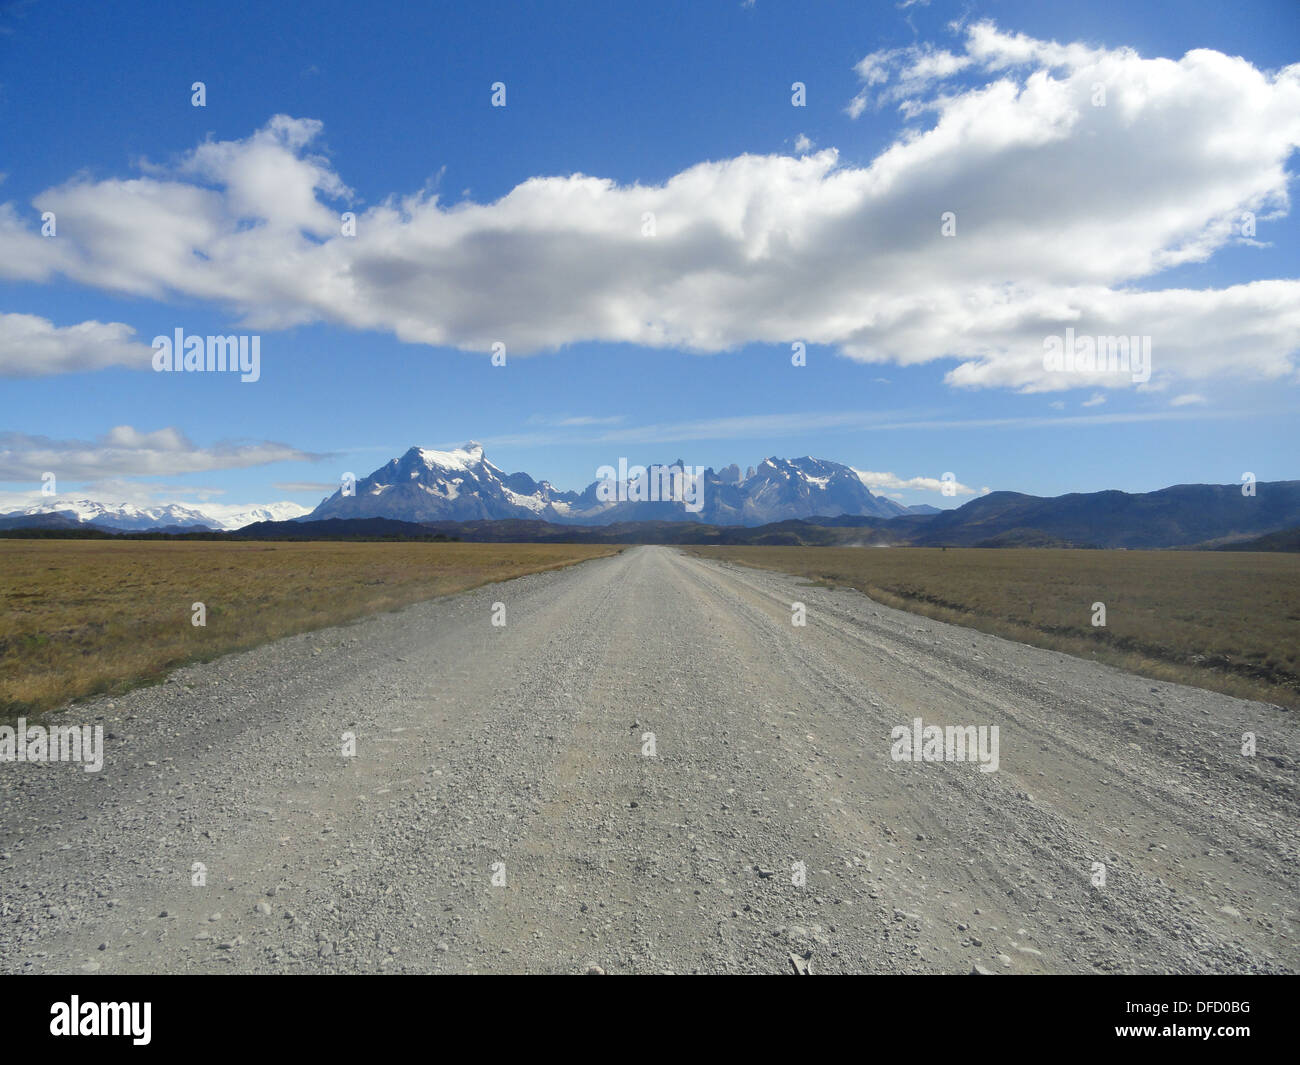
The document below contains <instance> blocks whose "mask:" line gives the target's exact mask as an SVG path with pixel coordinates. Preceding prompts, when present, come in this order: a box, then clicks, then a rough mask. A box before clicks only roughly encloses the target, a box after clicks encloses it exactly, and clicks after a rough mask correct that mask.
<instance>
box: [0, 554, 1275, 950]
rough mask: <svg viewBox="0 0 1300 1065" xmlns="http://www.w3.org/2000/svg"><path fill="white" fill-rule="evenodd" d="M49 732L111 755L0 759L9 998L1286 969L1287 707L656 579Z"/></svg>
mask: <svg viewBox="0 0 1300 1065" xmlns="http://www.w3.org/2000/svg"><path fill="white" fill-rule="evenodd" d="M795 601H799V602H802V603H805V604H806V606H807V625H806V626H805V627H796V626H794V625H792V624H791V604H792V603H793V602H795ZM494 602H505V603H506V604H507V617H508V624H507V625H506V626H505V627H504V628H499V627H494V626H492V624H491V618H492V604H493V603H494ZM917 717H920V718H922V719H923V720H924V722H925V723H926V724H936V725H976V726H978V725H997V726H999V729H1000V766H999V769H998V771H997V772H991V773H982V772H979V771H978V768H977V766H975V765H973V764H971V763H952V762H910V761H906V762H903V761H894V760H893V759H892V758H891V755H890V752H891V737H890V730H891V729H892V728H894V727H895V726H898V725H906V726H909V727H910V724H911V722H912V720H913V719H914V718H917ZM58 719H59V720H60V721H61V722H63V723H69V724H71V723H77V724H81V723H88V724H103V725H104V726H105V733H106V736H107V735H108V734H111V738H106V743H105V746H106V750H105V763H104V768H103V770H102V771H101V772H99V773H97V774H93V773H85V772H83V771H82V770H81V768H80V767H79V766H76V765H67V764H62V765H60V764H52V765H42V764H13V763H11V764H5V765H2V766H0V971H4V972H59V973H80V972H85V973H89V972H99V973H125V972H165V973H189V972H259V973H276V972H384V973H410V972H560V973H574V974H584V973H590V974H594V975H601V974H606V973H608V974H619V973H628V972H679V973H688V972H754V973H759V972H762V973H790V974H796V973H797V974H811V975H824V974H828V973H835V972H891V973H912V972H915V973H934V972H939V973H954V974H980V975H984V974H989V975H996V974H1001V973H1039V972H1150V973H1209V972H1232V973H1238V972H1269V973H1272V972H1296V971H1297V970H1298V969H1300V950H1297V947H1296V942H1295V933H1296V921H1297V894H1298V893H1297V891H1296V881H1295V869H1296V858H1297V854H1296V850H1297V839H1298V838H1300V833H1297V826H1298V824H1300V810H1298V806H1300V801H1298V798H1297V788H1296V779H1295V768H1296V765H1297V762H1298V761H1300V743H1298V742H1297V726H1296V723H1295V721H1294V715H1289V714H1287V713H1285V712H1284V711H1282V710H1280V709H1279V708H1277V707H1274V706H1269V705H1266V704H1262V703H1254V702H1245V701H1241V700H1237V699H1232V698H1229V697H1227V696H1223V695H1218V694H1215V693H1211V692H1205V691H1200V690H1198V689H1193V688H1186V687H1181V686H1177V685H1173V684H1165V683H1156V682H1153V681H1150V680H1148V679H1145V678H1140V677H1134V676H1130V675H1128V674H1124V673H1121V672H1119V671H1117V670H1114V669H1111V668H1109V667H1106V666H1100V665H1097V664H1095V663H1090V662H1085V661H1082V660H1079V659H1075V658H1071V657H1069V656H1066V655H1063V654H1059V653H1057V652H1053V651H1047V650H1041V649H1036V648H1030V647H1026V646H1023V645H1020V644H1016V643H1011V642H1008V641H1005V640H1002V639H999V638H997V637H993V636H986V635H983V634H981V633H976V632H972V631H970V630H968V629H963V628H959V627H956V626H951V625H945V624H942V623H940V622H935V621H930V620H928V619H925V618H921V617H918V616H916V615H913V614H907V613H904V612H900V611H896V610H892V609H889V608H886V607H883V606H880V605H878V604H876V603H874V602H872V601H871V600H870V599H868V598H866V597H865V596H863V595H861V594H859V593H857V592H853V591H851V590H847V589H825V588H819V587H814V586H812V585H809V584H807V583H805V582H804V581H802V580H800V579H798V578H794V577H785V576H782V575H779V574H771V573H765V572H760V571H757V570H750V569H744V568H740V567H736V566H731V565H726V564H722V563H717V562H713V561H709V560H702V559H697V558H692V557H687V556H685V555H683V554H681V553H679V552H676V551H674V550H671V549H669V548H662V547H643V548H633V549H630V550H628V551H626V552H625V553H624V554H622V555H620V556H618V557H613V558H607V559H599V560H595V561H592V562H588V563H584V564H582V565H580V566H575V567H572V568H569V569H564V570H560V571H556V572H551V573H543V574H534V575H531V576H527V577H522V578H519V579H517V580H514V581H509V582H506V583H501V584H495V585H490V586H488V587H485V588H482V589H479V590H476V591H473V592H468V593H464V594H461V595H457V596H451V597H446V598H442V599H437V600H431V601H429V602H426V603H421V604H417V605H415V606H412V607H409V608H406V609H404V610H401V611H399V612H395V613H392V614H385V615H380V616H376V617H372V618H368V619H365V620H363V621H360V622H357V623H354V624H351V625H347V626H343V627H339V628H334V629H327V630H322V631H319V632H315V633H310V634H306V635H302V636H296V637H292V638H289V639H286V640H281V641H278V642H276V643H274V644H269V645H266V646H263V647H260V648H257V649H255V650H253V651H249V652H244V653H240V654H234V655H229V656H227V657H224V658H221V659H219V660H217V661H214V662H210V663H206V664H202V665H196V666H192V667H187V668H185V669H182V670H180V671H179V672H177V673H175V674H173V675H172V677H171V678H169V680H168V682H167V683H165V684H161V685H158V686H156V687H153V688H148V689H142V690H139V691H135V692H132V693H130V694H129V695H127V696H124V697H119V698H115V699H111V700H109V699H98V700H92V701H89V702H85V703H82V704H79V705H77V706H74V707H72V708H69V709H68V710H66V711H65V712H63V713H62V714H60V715H58ZM1245 732H1253V733H1255V734H1256V736H1257V737H1258V740H1257V742H1258V747H1259V755H1258V756H1256V757H1247V756H1244V755H1242V754H1241V743H1242V740H1241V737H1242V734H1243V733H1245ZM345 733H353V734H355V743H356V754H355V756H352V757H345V756H344V755H343V753H342V752H343V748H344V734H345ZM649 733H653V753H652V754H647V753H645V752H647V751H649V750H650V747H649V746H648V744H649V742H650V737H648V736H647V734H649ZM196 863H197V864H196ZM1094 863H1101V865H1104V867H1105V884H1104V886H1094V882H1093V881H1094V877H1095V874H1096V866H1095V865H1094Z"/></svg>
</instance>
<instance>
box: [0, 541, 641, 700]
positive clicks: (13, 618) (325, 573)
mask: <svg viewBox="0 0 1300 1065" xmlns="http://www.w3.org/2000/svg"><path fill="white" fill-rule="evenodd" d="M619 550H620V548H618V547H609V546H603V545H570V544H467V543H328V542H317V543H220V542H211V541H189V542H183V541H172V542H166V541H163V542H159V541H138V540H17V539H15V540H0V717H3V718H13V717H16V716H18V715H20V714H28V715H30V714H34V713H38V712H40V711H43V710H49V709H52V708H54V707H57V706H60V705H62V704H63V703H65V702H67V701H69V700H71V699H76V698H81V697H84V696H88V695H92V694H95V693H99V692H110V693H111V692H121V691H125V690H127V689H129V688H132V687H135V686H137V685H140V684H147V683H151V682H154V681H157V680H160V679H162V678H163V677H164V676H166V674H167V673H168V672H169V671H170V670H172V669H174V668H175V667H177V666H179V665H182V664H184V663H187V662H194V661H204V660H207V659H211V658H215V657H217V656H218V655H222V654H226V653H228V652H230V651H236V650H241V649H244V648H248V647H253V646H255V645H257V644H260V643H265V642H266V641H268V640H274V639H278V638H279V637H282V636H288V635H291V634H293V633H298V632H305V631H307V630H310V629H318V628H322V627H325V626H329V625H337V624H339V623H341V622H345V621H350V620H352V619H355V618H359V617H362V616H364V615H367V614H373V613H377V612H379V611H385V610H394V609H396V608H398V607H402V606H406V605H408V604H410V603H414V602H416V601H417V600H421V599H429V598H432V597H434V596H439V595H447V594H449V593H452V592H460V591H464V590H466V589H468V588H474V587H477V586H479V585H482V584H487V583H489V582H492V581H501V580H508V579H509V578H511V577H518V576H521V575H523V574H525V573H535V572H537V571H539V570H549V569H556V568H558V567H561V566H568V565H571V564H573V563H575V562H581V561H584V560H586V559H591V558H598V557H600V556H603V555H612V554H616V553H618V551H619ZM196 602H201V603H203V604H204V606H205V608H206V611H207V624H206V626H204V627H196V626H195V625H193V624H192V616H193V612H192V605H193V604H194V603H196Z"/></svg>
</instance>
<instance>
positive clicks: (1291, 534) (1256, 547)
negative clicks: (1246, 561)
mask: <svg viewBox="0 0 1300 1065" xmlns="http://www.w3.org/2000/svg"><path fill="white" fill-rule="evenodd" d="M1214 550H1216V551H1300V528H1295V529H1282V530H1280V531H1279V532H1274V533H1269V534H1268V535H1267V536H1257V537H1255V538H1254V539H1253V540H1240V541H1238V542H1236V543H1231V544H1220V545H1219V546H1218V547H1216V548H1215V549H1214Z"/></svg>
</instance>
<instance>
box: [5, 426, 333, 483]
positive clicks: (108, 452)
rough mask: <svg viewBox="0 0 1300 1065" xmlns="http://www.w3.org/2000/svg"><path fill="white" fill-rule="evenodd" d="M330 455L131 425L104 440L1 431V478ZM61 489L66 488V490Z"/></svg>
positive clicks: (92, 475) (180, 469)
mask: <svg viewBox="0 0 1300 1065" xmlns="http://www.w3.org/2000/svg"><path fill="white" fill-rule="evenodd" d="M322 457H324V456H321V455H315V454H312V453H310V452H306V451H300V450H299V449H298V448H294V447H289V446H288V445H287V444H277V443H273V442H271V441H253V442H234V443H221V444H216V445H214V446H212V447H209V448H202V447H198V446H197V445H195V444H193V443H191V442H190V441H189V440H188V439H186V437H185V435H184V434H183V433H181V432H180V430H178V429H175V428H170V427H169V428H165V429H158V430H155V431H154V432H141V431H140V430H138V429H135V428H133V427H132V426H129V425H119V426H117V427H116V428H113V429H110V430H109V431H108V432H107V433H105V434H104V435H103V436H101V437H100V438H99V439H98V440H94V441H85V440H53V439H50V438H49V437H44V436H30V435H27V434H25V433H0V481H11V482H14V481H33V482H38V483H39V482H40V480H41V477H42V474H44V473H46V472H50V473H53V474H54V475H55V481H56V488H57V486H58V482H61V481H67V482H78V481H86V480H96V481H101V480H103V479H105V478H113V477H149V476H175V475H178V474H185V473H203V472H207V471H211V470H234V469H246V468H248V467H250V466H262V465H266V464H268V463H272V462H314V461H317V460H318V459H320V458H322ZM60 491H61V489H60Z"/></svg>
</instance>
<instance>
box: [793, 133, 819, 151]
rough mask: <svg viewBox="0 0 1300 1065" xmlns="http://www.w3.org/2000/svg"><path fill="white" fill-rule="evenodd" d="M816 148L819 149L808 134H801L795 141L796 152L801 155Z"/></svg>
mask: <svg viewBox="0 0 1300 1065" xmlns="http://www.w3.org/2000/svg"><path fill="white" fill-rule="evenodd" d="M815 147H817V145H816V143H815V142H814V141H813V140H812V138H811V137H809V136H808V135H807V134H804V133H800V134H799V136H797V137H795V139H794V150H795V151H796V152H798V153H799V154H800V155H803V154H804V153H805V152H810V151H812V150H813V149H814V148H815Z"/></svg>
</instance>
